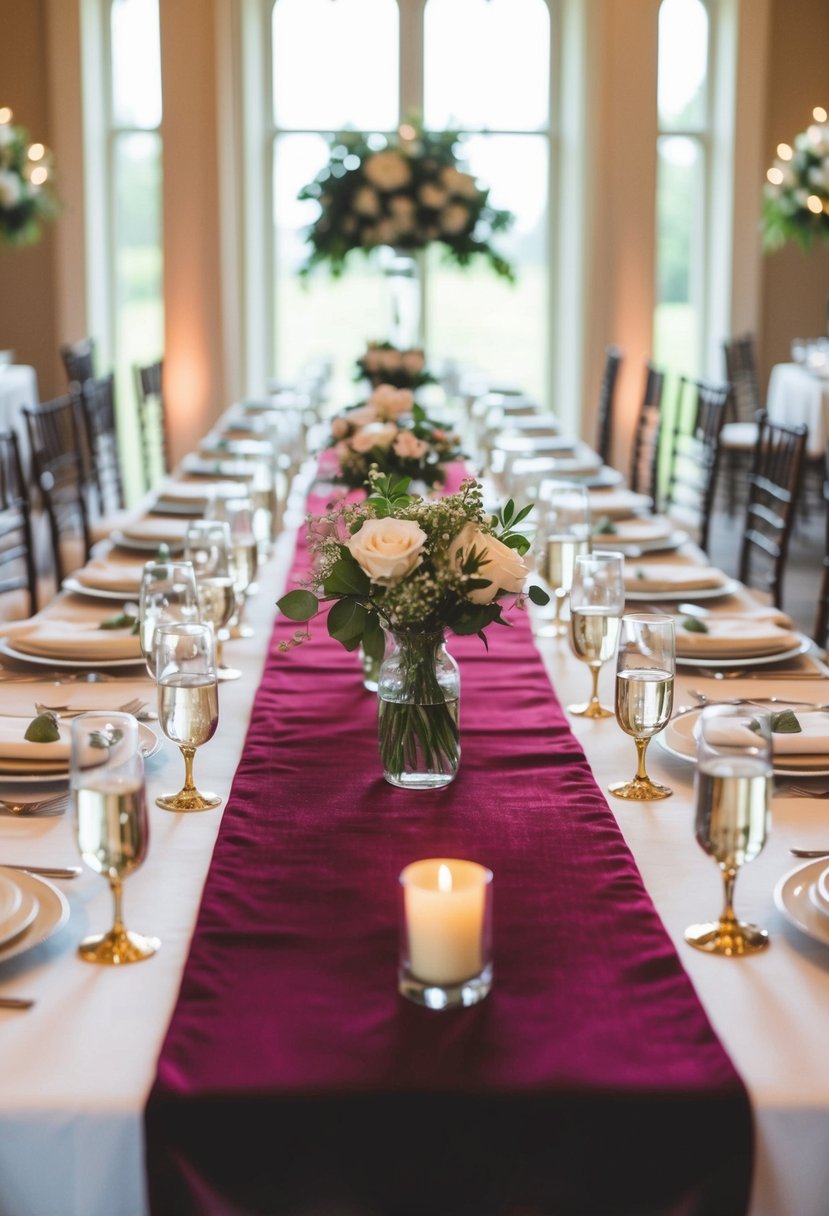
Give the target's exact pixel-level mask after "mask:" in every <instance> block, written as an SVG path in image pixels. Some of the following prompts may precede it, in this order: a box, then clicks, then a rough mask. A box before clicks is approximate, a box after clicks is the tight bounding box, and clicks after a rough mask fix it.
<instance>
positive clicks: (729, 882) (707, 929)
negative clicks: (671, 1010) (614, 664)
mask: <svg viewBox="0 0 829 1216" xmlns="http://www.w3.org/2000/svg"><path fill="white" fill-rule="evenodd" d="M697 729H698V732H699V734H698V738H697V774H696V799H697V811H696V837H697V843H698V844H699V845H700V846H701V847H702V848H703V849H704V850H705V852H706V853H708V854H709V855H710V856H711V857H713V858H714V860H715V861H716V862H717V864H718V865H719V867H720V870H721V871H722V876H723V882H724V884H725V903H724V907H723V910H722V912H721V914H720V919H719V921H717V922H715V923H709V924H700V925H690V926H689V927H688V928H687V929H686V930H685V940H686V941H687V942H689V943H690V944H691V945H692V946H696V948H697V949H698V950H705V951H707V952H708V953H709V954H724V955H726V956H729V957H730V956H733V955H741V954H753V953H754V952H755V951H757V950H763V949H764V948H765V947H766V946H767V945H768V944H769V935H768V932H767V931H766V930H765V929H760V928H758V926H757V925H751V924H747V923H746V922H745V921H741V920H738V919H737V916H736V914H735V912H734V884H735V882H736V881H737V874H738V872H739V869H740V867H741V866H743V865H744V864H745V863H746V862H748V861H753V860H754V858H755V857H756V856H757V854H758V853H759V852H760V851H761V849H762V848H763V845H764V844H765V842H766V836H767V834H768V829H769V818H770V806H771V794H772V781H773V778H772V736H771V719H770V716H769V714H767V713H763V712H761V711H760V710H758V709H754V708H753V707H752V706H750V705H709V706H706V708H705V709H704V710H703V711H702V713H701V714H700V715H699V723H698V728H697Z"/></svg>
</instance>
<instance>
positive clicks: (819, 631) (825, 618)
mask: <svg viewBox="0 0 829 1216" xmlns="http://www.w3.org/2000/svg"><path fill="white" fill-rule="evenodd" d="M827 307H828V308H829V305H827ZM823 472H824V477H823V501H824V504H825V506H824V510H825V513H826V522H825V525H824V526H825V529H826V536H825V540H824V546H823V575H822V577H821V580H820V591H819V593H818V600H817V616H816V617H815V632H814V639H815V641H816V642H817V644H818V646H822V647H824V648H825V646H826V643H827V641H829V446H827V448H826V454H825V456H824V465H823Z"/></svg>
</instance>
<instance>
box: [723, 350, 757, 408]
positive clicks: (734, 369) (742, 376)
mask: <svg viewBox="0 0 829 1216" xmlns="http://www.w3.org/2000/svg"><path fill="white" fill-rule="evenodd" d="M723 354H724V356H725V378H726V380H727V381H728V383H729V384H730V385H731V407H732V409H733V412H734V418H735V420H736V421H737V422H753V420H754V417H755V415H756V414H757V411H758V410H760V409H762V408H763V403H762V401H761V400H760V379H759V373H758V370H757V343H756V340H755V338H754V334H741V335H740V336H739V337H737V338H731V339H729V340H728V341H726V342H723Z"/></svg>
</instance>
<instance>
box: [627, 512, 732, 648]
mask: <svg viewBox="0 0 829 1216" xmlns="http://www.w3.org/2000/svg"><path fill="white" fill-rule="evenodd" d="M608 540H609V541H612V540H613V537H612V536H611V537H608ZM606 547H607V548H608V549H612V548H613V545H612V544H608V545H607V546H606ZM740 586H741V584H740V583H739V582H738V581H737V579H736V578H727V579H726V580H725V582H724V583H721V584H720V586H719V587H700V588H697V589H696V590H694V591H691V590H690V589H689V588H688V587H683V588H681V589H680V588H677V589H676V590H675V591H673V590H672V591H626V592H625V599H626V600H630V602H631V603H637V604H638V603H643V604H644V603H651V604H671V603H673V602H674V600H687V599H695V600H718V599H720V598H721V597H722V596H724V595H734V593H735V592H736V591H739V590H740ZM705 666H706V667H710V666H711V664H710V663H706V664H705Z"/></svg>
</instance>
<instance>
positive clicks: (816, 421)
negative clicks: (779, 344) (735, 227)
mask: <svg viewBox="0 0 829 1216" xmlns="http://www.w3.org/2000/svg"><path fill="white" fill-rule="evenodd" d="M766 412H767V413H768V416H769V418H770V419H771V421H772V422H787V423H789V424H790V425H794V424H797V423H805V424H806V426H807V427H808V429H809V438H808V440H807V445H806V450H807V452H808V454H809V456H812V457H814V458H815V459H821V458H822V457H823V456H824V455H825V453H826V445H827V443H829V378H827V377H825V376H817V375H815V373H814V372H810V371H808V370H807V369H806V368H805V367H801V366H800V364H799V363H777V364H775V366H774V367H773V368H772V369H771V376H770V377H769V387H768V392H767V394H766ZM827 1208H829V1204H827Z"/></svg>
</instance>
